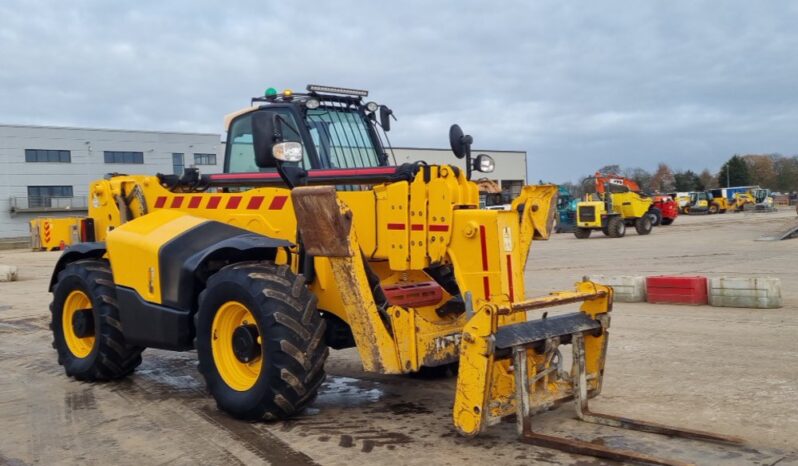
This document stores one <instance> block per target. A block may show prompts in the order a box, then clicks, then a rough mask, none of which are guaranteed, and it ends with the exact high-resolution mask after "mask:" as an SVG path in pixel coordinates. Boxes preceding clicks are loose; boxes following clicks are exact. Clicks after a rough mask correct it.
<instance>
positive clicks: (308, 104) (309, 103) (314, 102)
mask: <svg viewBox="0 0 798 466" xmlns="http://www.w3.org/2000/svg"><path fill="white" fill-rule="evenodd" d="M319 105H320V102H319V99H308V100H306V101H305V108H308V109H310V110H315V109H317V108H319Z"/></svg>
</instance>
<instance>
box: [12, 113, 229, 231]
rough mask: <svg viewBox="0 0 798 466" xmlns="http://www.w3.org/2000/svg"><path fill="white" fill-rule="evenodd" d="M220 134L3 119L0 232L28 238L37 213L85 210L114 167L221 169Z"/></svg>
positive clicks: (144, 170)
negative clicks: (96, 183)
mask: <svg viewBox="0 0 798 466" xmlns="http://www.w3.org/2000/svg"><path fill="white" fill-rule="evenodd" d="M219 141H220V138H219V135H218V134H209V133H177V132H161V131H131V130H113V129H97V128H67V127H54V126H22V125H0V167H1V168H0V238H14V237H26V236H28V234H29V228H28V222H29V220H30V219H31V218H34V217H37V216H63V215H78V216H80V215H86V212H87V202H86V201H87V193H88V189H89V183H90V182H91V181H92V180H96V179H98V178H102V177H103V176H105V175H106V174H108V173H178V172H179V173H182V172H183V167H188V166H197V167H199V168H200V169H201V170H202V172H204V173H214V172H220V171H221V170H222V158H221V157H220V156H219V155H218V151H219V148H220V147H221V144H220V142H219Z"/></svg>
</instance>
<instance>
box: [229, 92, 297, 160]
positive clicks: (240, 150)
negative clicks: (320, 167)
mask: <svg viewBox="0 0 798 466" xmlns="http://www.w3.org/2000/svg"><path fill="white" fill-rule="evenodd" d="M269 111H270V112H274V113H278V114H279V115H280V116H282V117H283V119H284V120H285V121H286V122H288V123H289V124H288V125H285V124H284V125H283V127H282V130H283V139H284V140H286V141H296V142H300V143H301V142H302V138H301V137H300V136H299V135H298V134H297V133H296V132H295V131H294V130H293V128H296V127H297V126H296V120H294V116H293V115H292V114H291V112H290V111H288V109H282V108H274V109H270V110H269ZM289 126H290V127H289ZM227 144H228V145H229V146H230V147H229V148H228V151H229V152H228V157H227V164H228V165H227V170H226V171H227V172H228V173H247V172H258V171H261V172H269V171H276V169H275V168H258V166H257V165H256V164H255V149H254V148H253V146H252V114H249V115H244V116H242V117H240V118H238V119H236V120H235V121H234V122H233V124H232V125H231V126H230V131H229V132H228V134H227ZM302 149H303V151H304V153H305V157H303V158H302V162H301V163H302V166H303V167H304V168H310V159H309V158H308V152H307V150H305V147H304V145H303V147H302Z"/></svg>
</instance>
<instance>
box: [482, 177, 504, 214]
mask: <svg viewBox="0 0 798 466" xmlns="http://www.w3.org/2000/svg"><path fill="white" fill-rule="evenodd" d="M476 183H477V187H478V188H479V205H480V207H491V206H499V205H503V204H505V202H504V199H503V198H502V188H501V186H499V183H497V182H496V181H494V180H491V179H489V178H480V179H478V180H476Z"/></svg>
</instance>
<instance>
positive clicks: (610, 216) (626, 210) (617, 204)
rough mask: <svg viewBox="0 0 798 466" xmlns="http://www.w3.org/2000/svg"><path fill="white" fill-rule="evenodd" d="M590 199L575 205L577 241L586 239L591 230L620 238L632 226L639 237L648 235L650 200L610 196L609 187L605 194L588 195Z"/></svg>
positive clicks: (627, 195)
mask: <svg viewBox="0 0 798 466" xmlns="http://www.w3.org/2000/svg"><path fill="white" fill-rule="evenodd" d="M590 199H591V200H586V201H582V202H579V203H578V204H577V205H576V228H575V229H574V236H576V237H577V238H579V239H585V238H589V237H590V233H591V232H592V231H593V230H601V231H602V232H603V233H604V234H605V235H606V236H609V237H610V238H620V237H622V236H624V235H625V234H626V227H627V226H633V227H634V228H635V230H636V231H637V234H638V235H647V234H649V233H651V230H652V228H653V225H652V223H651V217H650V216H649V215H648V212H649V210H650V209H651V203H652V201H651V199H650V198H646V197H642V196H640V195H639V194H637V193H635V192H631V191H627V192H612V190H611V189H610V185H609V184H608V185H607V187H606V188H605V190H604V194H602V195H597V194H594V195H591V196H590Z"/></svg>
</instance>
